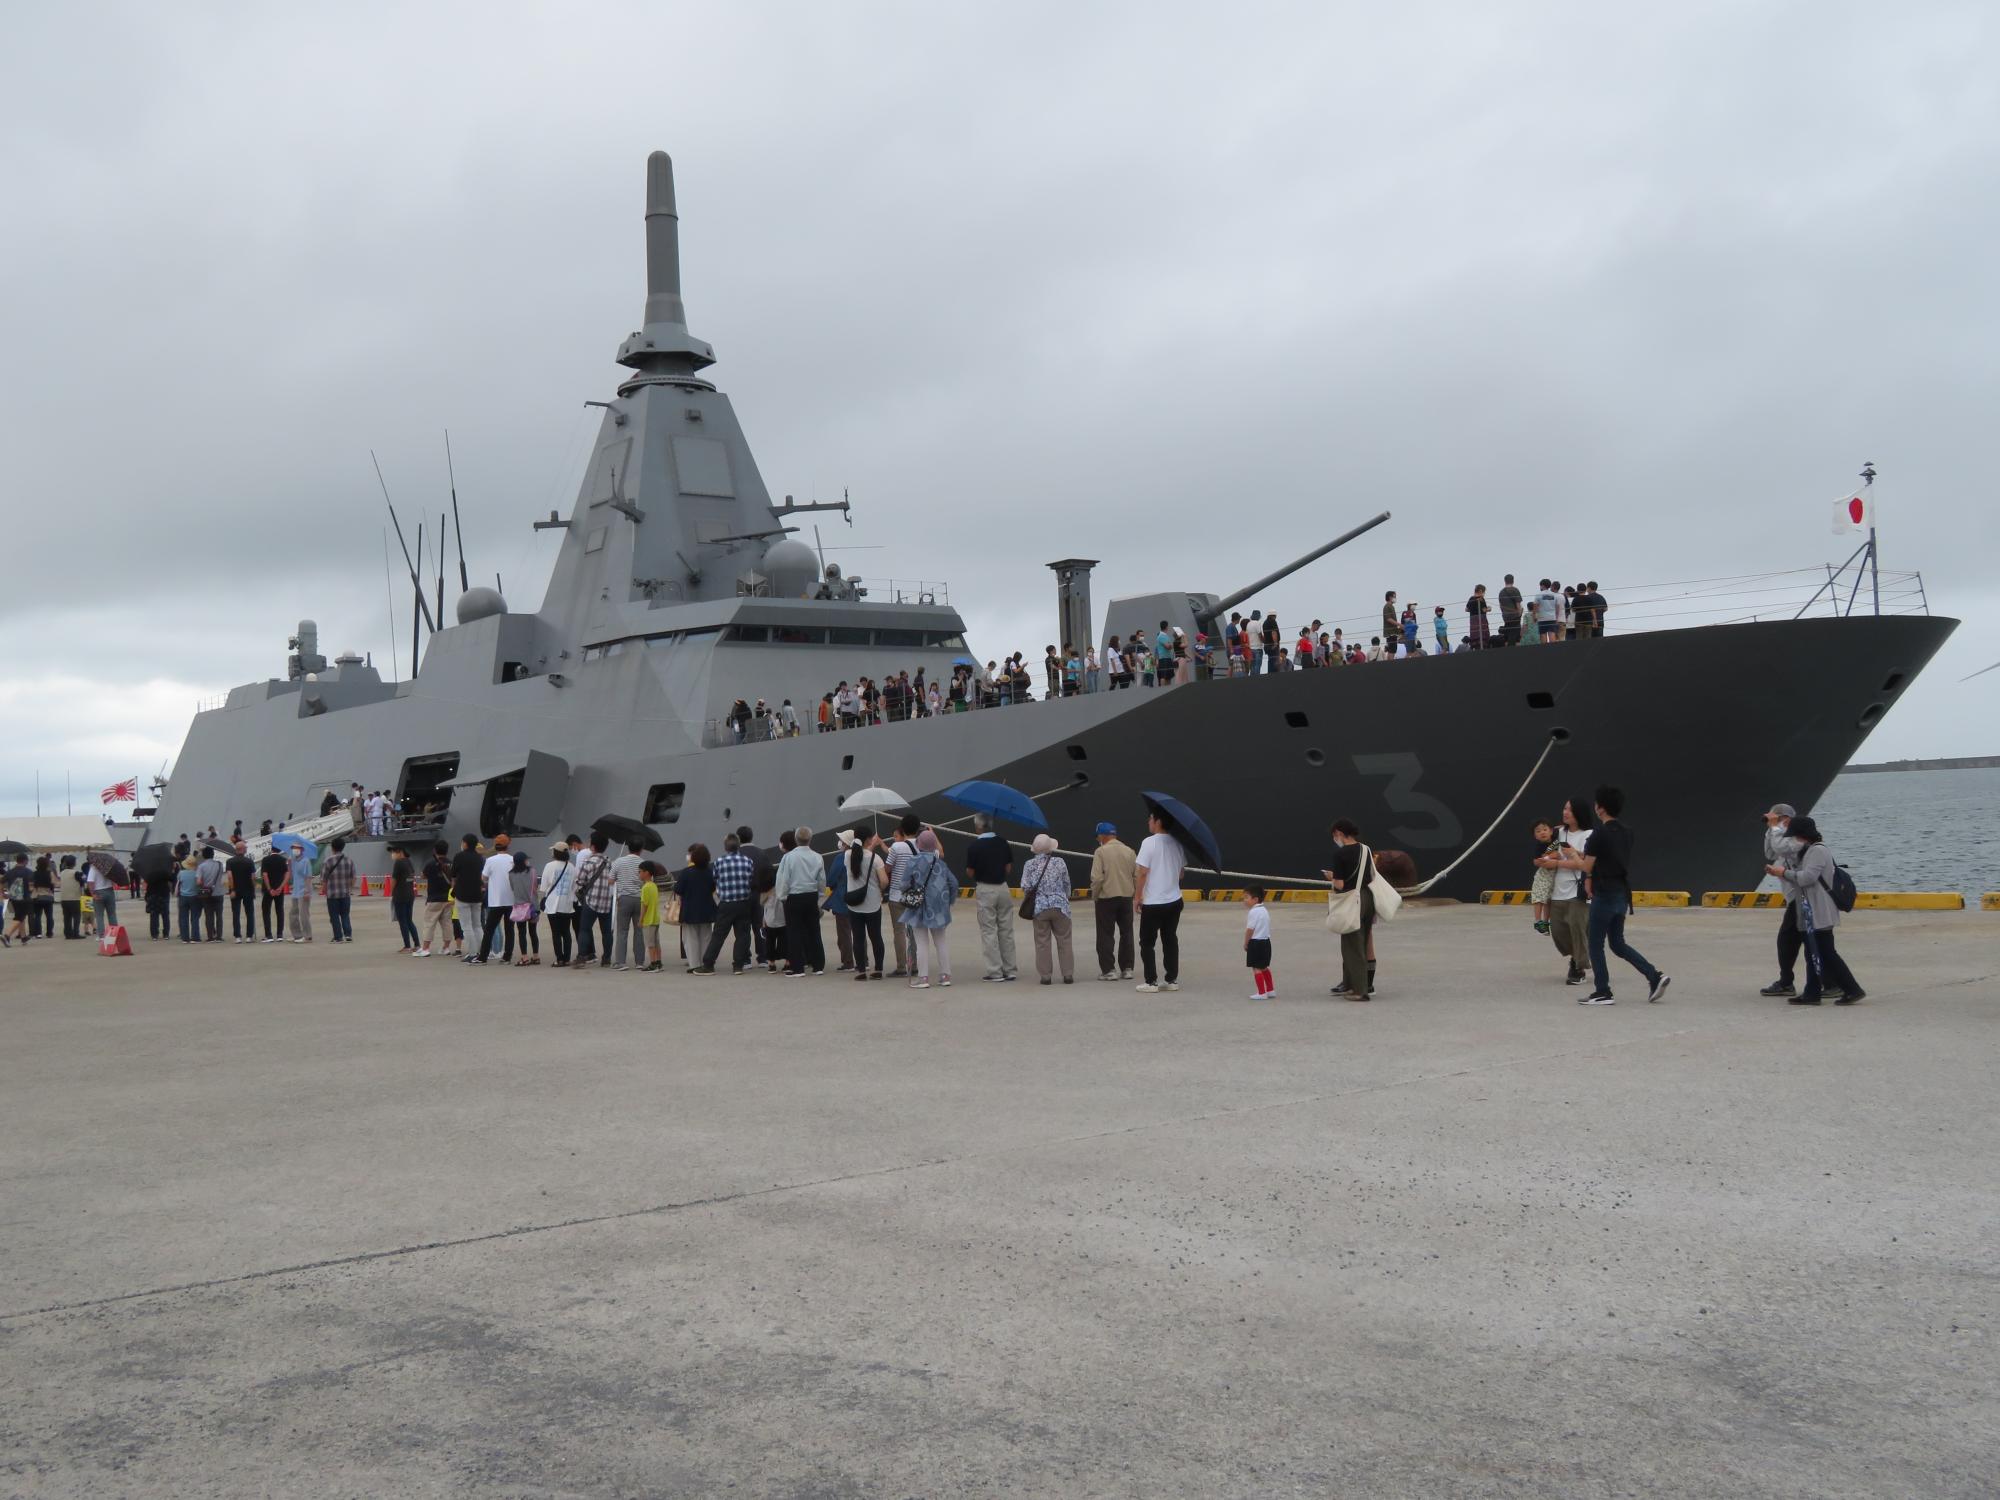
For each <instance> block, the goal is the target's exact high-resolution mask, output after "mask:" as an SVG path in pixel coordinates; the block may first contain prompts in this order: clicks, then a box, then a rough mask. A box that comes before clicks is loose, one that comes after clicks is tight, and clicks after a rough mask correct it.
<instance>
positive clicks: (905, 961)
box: [888, 683, 1116, 979]
mask: <svg viewBox="0 0 2000 1500" xmlns="http://www.w3.org/2000/svg"><path fill="white" fill-rule="evenodd" d="M1115 685H1116V684H1115V683H1114V686H1115ZM923 831H924V825H923V823H922V821H921V820H920V819H919V818H918V817H917V815H916V814H915V813H905V814H904V815H903V819H902V821H901V822H899V823H898V824H897V825H896V831H895V835H894V837H893V838H891V840H890V842H889V853H888V863H889V886H888V888H889V889H890V890H892V891H893V890H895V889H896V888H897V887H898V886H899V885H900V884H901V883H902V879H903V872H904V871H905V870H907V869H909V867H910V861H911V860H913V859H915V858H916V857H917V835H918V834H920V833H922V832H923ZM895 915H896V914H895V913H891V916H890V921H889V936H890V939H891V941H893V942H894V943H895V945H896V967H895V968H893V969H891V970H890V971H889V977H890V978H891V979H904V978H907V977H908V976H909V975H910V974H912V973H913V972H915V969H916V964H915V963H914V961H913V958H914V955H913V954H912V952H911V933H910V929H909V927H908V925H907V924H905V923H902V922H898V921H896V920H895Z"/></svg>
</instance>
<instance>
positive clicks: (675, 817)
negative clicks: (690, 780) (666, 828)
mask: <svg viewBox="0 0 2000 1500" xmlns="http://www.w3.org/2000/svg"><path fill="white" fill-rule="evenodd" d="M685 801H687V783H686V782H684V781H670V782H667V783H666V784H664V785H662V786H656V787H654V788H652V790H650V791H648V792H647V793H646V816H645V818H644V819H642V821H643V822H647V823H678V822H680V820H681V804H682V803H683V802H685Z"/></svg>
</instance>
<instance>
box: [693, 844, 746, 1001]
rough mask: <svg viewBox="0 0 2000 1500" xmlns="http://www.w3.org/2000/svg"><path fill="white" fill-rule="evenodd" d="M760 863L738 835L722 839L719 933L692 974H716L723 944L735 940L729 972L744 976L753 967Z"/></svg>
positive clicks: (717, 878) (717, 914)
mask: <svg viewBox="0 0 2000 1500" xmlns="http://www.w3.org/2000/svg"><path fill="white" fill-rule="evenodd" d="M756 875H757V864H756V861H755V860H753V859H751V857H750V856H749V855H748V854H746V853H744V851H743V848H742V845H741V844H740V843H739V842H738V841H737V838H736V835H735V834H733V833H732V834H728V835H726V836H724V838H723V840H722V857H721V858H720V859H718V860H717V861H716V862H715V931H713V932H712V933H710V934H709V937H708V946H707V947H706V948H704V949H703V950H702V953H701V957H700V960H699V961H698V962H697V963H696V964H695V967H694V969H693V971H692V972H694V973H696V974H713V973H714V972H715V961H716V960H717V959H719V958H720V957H722V945H723V943H725V942H728V941H731V940H732V939H733V940H734V943H735V947H734V949H733V951H732V954H731V961H730V966H729V972H730V973H732V974H741V973H742V972H743V971H744V970H745V969H747V968H749V967H750V956H751V953H752V951H753V939H752V936H751V933H752V930H753V929H754V927H755V924H756V920H757V918H756V909H757V893H756V890H755V883H756Z"/></svg>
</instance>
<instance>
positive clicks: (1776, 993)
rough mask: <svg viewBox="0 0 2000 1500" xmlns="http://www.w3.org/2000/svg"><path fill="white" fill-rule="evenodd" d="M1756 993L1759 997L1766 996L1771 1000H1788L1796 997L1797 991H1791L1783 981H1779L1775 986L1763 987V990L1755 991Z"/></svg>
mask: <svg viewBox="0 0 2000 1500" xmlns="http://www.w3.org/2000/svg"><path fill="white" fill-rule="evenodd" d="M1757 993H1758V994H1760V995H1768V996H1770V997H1771V998H1772V999H1773V1000H1776V999H1778V998H1780V997H1783V998H1785V999H1787V1000H1789V999H1790V998H1791V997H1792V996H1794V995H1796V994H1797V993H1798V991H1797V990H1795V989H1793V988H1792V986H1790V985H1789V984H1786V983H1785V981H1784V980H1782V979H1780V980H1779V981H1778V982H1777V983H1776V984H1767V985H1765V986H1764V988H1762V989H1761V990H1759V991H1757Z"/></svg>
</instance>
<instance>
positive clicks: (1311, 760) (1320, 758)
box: [1306, 750, 1326, 766]
mask: <svg viewBox="0 0 2000 1500" xmlns="http://www.w3.org/2000/svg"><path fill="white" fill-rule="evenodd" d="M1306 764H1307V765H1309V766H1323V765H1325V764H1326V752H1325V751H1324V750H1308V751H1306Z"/></svg>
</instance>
